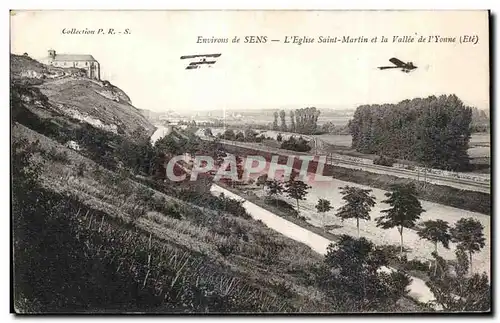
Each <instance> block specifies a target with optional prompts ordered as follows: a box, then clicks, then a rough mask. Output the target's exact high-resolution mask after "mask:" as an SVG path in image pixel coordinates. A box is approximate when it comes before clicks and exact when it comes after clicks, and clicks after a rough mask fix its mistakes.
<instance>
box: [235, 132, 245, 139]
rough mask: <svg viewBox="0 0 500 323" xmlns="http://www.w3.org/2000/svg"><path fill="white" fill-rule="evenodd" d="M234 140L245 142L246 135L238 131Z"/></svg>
mask: <svg viewBox="0 0 500 323" xmlns="http://www.w3.org/2000/svg"><path fill="white" fill-rule="evenodd" d="M234 140H235V141H245V135H244V134H243V132H241V131H238V133H236V135H235V136H234Z"/></svg>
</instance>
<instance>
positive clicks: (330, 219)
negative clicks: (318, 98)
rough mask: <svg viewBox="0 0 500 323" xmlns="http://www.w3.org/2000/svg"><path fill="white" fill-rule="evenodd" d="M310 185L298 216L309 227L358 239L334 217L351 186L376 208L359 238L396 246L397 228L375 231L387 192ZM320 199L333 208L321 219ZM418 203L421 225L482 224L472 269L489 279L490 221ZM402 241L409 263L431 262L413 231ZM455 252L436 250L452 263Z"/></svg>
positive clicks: (351, 225)
mask: <svg viewBox="0 0 500 323" xmlns="http://www.w3.org/2000/svg"><path fill="white" fill-rule="evenodd" d="M309 184H310V185H311V186H312V188H311V189H310V190H309V194H308V195H307V200H305V201H301V202H300V214H301V215H302V216H305V217H306V218H307V219H308V222H309V223H311V224H312V225H314V226H317V227H323V226H325V225H326V226H328V227H330V228H333V229H331V230H330V231H329V232H330V233H332V234H334V235H340V234H348V235H351V236H357V228H356V222H355V221H354V220H353V221H347V220H346V221H342V220H341V219H340V218H338V217H336V216H335V210H338V208H339V207H340V206H342V205H343V204H344V202H343V200H342V195H341V194H340V189H339V188H340V187H343V186H346V185H350V186H357V187H363V188H367V189H372V190H373V195H374V196H375V198H376V202H377V204H376V205H375V207H374V208H373V209H372V211H371V213H370V216H371V220H370V221H360V236H362V237H365V238H367V239H369V240H372V241H373V242H374V243H376V244H379V245H385V244H390V245H399V243H400V236H399V232H398V230H397V229H396V228H393V229H389V230H383V229H381V228H378V227H377V226H376V222H375V219H376V218H377V217H379V216H380V215H381V212H380V211H382V210H384V209H387V208H388V205H387V204H384V203H381V201H383V200H385V198H386V197H385V196H384V194H385V192H386V191H384V190H380V189H373V188H370V187H368V186H363V185H359V184H355V183H350V182H344V181H340V180H336V179H332V181H329V182H321V183H314V182H309ZM249 190H251V191H253V192H254V193H255V194H257V195H258V196H261V197H263V196H264V192H263V190H262V189H261V188H258V187H249ZM320 198H323V199H327V200H329V201H330V202H331V204H332V207H333V208H334V209H333V210H332V211H330V212H328V213H326V215H324V216H323V215H321V216H320V215H319V214H318V213H317V211H316V208H315V205H316V203H317V201H318V199H320ZM283 199H284V200H286V201H287V202H289V203H290V204H292V205H294V206H295V205H296V204H295V203H296V202H295V201H294V200H291V199H288V198H283ZM421 203H422V207H423V208H424V210H425V212H424V213H423V214H422V217H421V221H425V220H430V219H433V220H436V219H441V220H444V221H447V222H448V223H449V224H450V225H453V224H454V223H455V222H456V221H458V220H460V219H461V218H469V217H472V218H474V219H476V220H478V221H479V222H481V224H482V225H483V226H484V235H485V238H486V246H485V247H484V248H483V249H482V250H481V251H480V252H479V253H477V254H474V256H473V262H474V263H473V265H474V268H475V269H474V270H475V272H483V271H484V272H486V273H487V274H488V275H490V247H491V232H490V227H491V226H490V225H491V217H490V216H488V215H485V214H481V213H477V212H471V211H466V210H462V209H458V208H453V207H449V206H445V205H441V204H437V203H432V202H428V201H424V200H421ZM403 238H404V245H405V248H408V249H409V253H408V258H409V259H412V258H417V259H420V260H425V259H432V257H431V252H432V251H433V250H434V245H433V244H432V243H431V242H429V241H426V240H421V239H420V238H419V237H418V235H417V233H416V231H415V230H410V229H407V230H405V231H404V235H403ZM454 252H455V245H454V244H451V245H450V249H445V248H443V247H442V246H439V253H440V255H441V256H443V257H444V258H445V259H454V258H455V255H454Z"/></svg>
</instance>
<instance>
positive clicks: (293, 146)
mask: <svg viewBox="0 0 500 323" xmlns="http://www.w3.org/2000/svg"><path fill="white" fill-rule="evenodd" d="M281 149H286V150H293V151H298V152H308V151H310V150H311V146H309V144H308V143H307V141H306V140H305V139H304V138H302V137H300V138H299V139H295V137H294V136H291V137H290V138H289V139H288V140H285V141H283V142H282V143H281Z"/></svg>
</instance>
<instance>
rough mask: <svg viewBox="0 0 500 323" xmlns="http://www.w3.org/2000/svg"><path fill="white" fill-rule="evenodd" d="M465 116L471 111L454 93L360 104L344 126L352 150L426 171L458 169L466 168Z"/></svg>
mask: <svg viewBox="0 0 500 323" xmlns="http://www.w3.org/2000/svg"><path fill="white" fill-rule="evenodd" d="M471 116H472V109H471V108H470V107H467V106H465V105H464V103H463V102H462V101H461V100H460V99H459V98H458V97H457V96H456V95H442V96H439V97H435V96H430V97H427V98H425V99H420V98H417V99H413V100H404V101H401V102H399V103H398V104H383V105H377V104H375V105H363V106H360V107H358V108H357V109H356V112H355V113H354V117H353V119H352V120H351V121H350V122H349V129H350V132H351V135H352V147H353V148H355V149H356V150H357V151H359V152H362V153H369V154H378V155H386V156H390V157H394V158H400V159H406V160H416V161H419V162H421V163H423V164H424V165H426V166H428V167H436V168H441V169H451V170H463V169H466V168H468V166H469V157H468V155H467V149H468V143H469V139H470V135H471V130H470V123H471Z"/></svg>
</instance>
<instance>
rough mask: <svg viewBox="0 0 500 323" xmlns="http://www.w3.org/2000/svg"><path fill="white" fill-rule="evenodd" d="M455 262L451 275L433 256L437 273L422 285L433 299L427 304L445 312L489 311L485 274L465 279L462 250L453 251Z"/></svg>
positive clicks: (489, 300) (438, 257)
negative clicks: (428, 290)
mask: <svg viewBox="0 0 500 323" xmlns="http://www.w3.org/2000/svg"><path fill="white" fill-rule="evenodd" d="M455 254H456V257H457V261H456V262H455V264H454V266H453V267H454V268H453V269H454V272H451V271H450V269H449V266H448V264H447V262H446V260H444V259H443V258H442V257H440V256H439V255H438V254H437V253H433V256H434V258H435V259H436V263H437V267H439V269H440V270H439V271H437V272H436V271H435V272H434V274H431V275H430V276H429V280H428V281H427V282H426V283H425V284H426V285H427V286H428V287H429V289H430V290H431V292H432V294H433V295H434V297H435V300H434V301H433V302H432V303H431V305H432V304H437V305H439V306H441V308H442V310H443V311H446V312H465V311H482V312H485V311H488V310H490V308H491V287H490V285H489V282H488V276H487V275H486V273H483V274H482V275H479V274H474V275H472V276H471V277H467V276H466V274H467V270H468V267H469V264H468V261H467V255H466V254H465V251H464V250H462V249H457V250H456V252H455Z"/></svg>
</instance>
